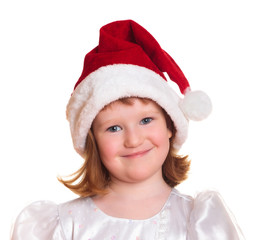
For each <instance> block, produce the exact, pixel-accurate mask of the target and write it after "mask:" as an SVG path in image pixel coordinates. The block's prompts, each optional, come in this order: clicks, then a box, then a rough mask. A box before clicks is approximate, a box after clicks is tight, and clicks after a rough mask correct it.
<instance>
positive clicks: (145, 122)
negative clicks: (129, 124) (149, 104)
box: [140, 117, 153, 124]
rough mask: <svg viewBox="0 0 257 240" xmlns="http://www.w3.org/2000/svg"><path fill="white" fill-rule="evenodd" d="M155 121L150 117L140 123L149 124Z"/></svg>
mask: <svg viewBox="0 0 257 240" xmlns="http://www.w3.org/2000/svg"><path fill="white" fill-rule="evenodd" d="M152 120H153V119H152V118H150V117H147V118H144V119H142V120H141V121H140V123H141V124H148V123H150V122H151V121H152Z"/></svg>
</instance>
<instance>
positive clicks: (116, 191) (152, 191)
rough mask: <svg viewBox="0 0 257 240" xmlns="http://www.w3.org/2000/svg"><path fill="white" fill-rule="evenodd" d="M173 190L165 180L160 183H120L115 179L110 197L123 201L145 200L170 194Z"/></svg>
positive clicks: (110, 188) (147, 181)
mask: <svg viewBox="0 0 257 240" xmlns="http://www.w3.org/2000/svg"><path fill="white" fill-rule="evenodd" d="M170 191H171V188H170V187H169V186H168V185H167V184H166V183H165V181H164V180H163V179H161V180H159V181H149V180H146V181H143V182H139V183H127V182H120V181H117V180H116V179H113V181H112V182H111V184H110V186H109V192H110V195H113V196H116V197H120V198H123V199H132V200H143V199H145V198H152V197H155V196H158V195H160V194H163V192H170Z"/></svg>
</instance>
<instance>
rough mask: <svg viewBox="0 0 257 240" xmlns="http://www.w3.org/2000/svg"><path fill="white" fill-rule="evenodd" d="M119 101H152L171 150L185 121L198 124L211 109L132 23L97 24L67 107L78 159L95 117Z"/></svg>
mask: <svg viewBox="0 0 257 240" xmlns="http://www.w3.org/2000/svg"><path fill="white" fill-rule="evenodd" d="M164 72H166V73H167V74H168V76H169V78H170V80H172V81H174V82H175V83H176V84H177V85H178V87H179V89H180V91H181V93H182V94H183V95H184V97H183V98H181V97H179V95H178V94H177V93H176V92H175V90H174V89H172V88H171V86H170V85H169V84H168V82H167V79H166V77H165V75H164ZM124 97H142V98H149V99H152V100H153V101H155V102H156V103H158V104H159V105H160V106H161V107H162V108H163V109H164V110H165V111H166V112H167V113H168V115H169V116H170V118H171V119H172V121H173V122H174V125H175V127H176V130H177V133H176V136H175V139H174V147H175V148H177V149H179V148H180V147H181V145H182V144H183V143H184V142H185V140H186V138H187V132H188V121H189V119H191V120H197V121H198V120H202V119H204V118H206V117H207V116H208V115H209V114H210V112H211V109H212V105H211V101H210V99H209V97H208V96H207V95H206V94H205V93H203V92H202V91H194V92H193V91H191V90H190V85H189V83H188V81H187V79H186V77H185V76H184V74H183V72H182V71H181V69H180V68H179V67H178V65H177V64H176V63H175V61H174V60H173V59H172V58H171V57H170V56H169V54H168V53H166V52H165V51H164V50H163V49H162V48H161V47H160V45H159V44H158V42H157V41H156V40H155V38H154V37H153V36H152V35H151V34H150V33H149V32H148V31H147V30H146V29H144V28H143V27H142V26H140V25H139V24H137V23H136V22H134V21H132V20H125V21H116V22H112V23H109V24H107V25H105V26H103V27H102V28H101V29H100V38H99V45H98V46H97V47H96V48H94V49H93V50H92V51H90V52H89V53H88V54H87V55H86V56H85V60H84V68H83V71H82V74H81V76H80V78H79V80H78V81H77V83H76V85H75V88H74V91H73V94H72V96H71V98H70V100H69V103H68V105H67V119H68V121H69V122H70V130H71V135H72V140H73V144H74V148H75V149H76V151H77V152H78V153H79V154H80V155H81V156H84V152H85V143H86V137H87V134H88V131H89V129H90V128H91V124H92V122H93V120H94V118H95V117H96V115H97V114H98V113H99V112H100V111H101V109H102V108H103V107H104V106H106V105H108V104H109V103H111V102H113V101H115V100H118V99H120V98H124Z"/></svg>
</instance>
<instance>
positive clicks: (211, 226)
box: [12, 189, 244, 240]
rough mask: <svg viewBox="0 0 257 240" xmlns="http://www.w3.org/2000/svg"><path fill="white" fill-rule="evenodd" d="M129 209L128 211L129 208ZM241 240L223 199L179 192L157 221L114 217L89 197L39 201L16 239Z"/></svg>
mask: <svg viewBox="0 0 257 240" xmlns="http://www.w3.org/2000/svg"><path fill="white" fill-rule="evenodd" d="M124 207H126V206H124ZM107 239H108V240H157V239H158V240H164V239H165V240H213V239H215V240H238V239H240V240H242V239H244V237H243V235H242V233H241V231H240V229H239V227H238V226H237V223H236V222H235V220H234V218H233V216H232V214H231V213H230V212H229V210H228V209H227V207H226V206H225V204H224V203H223V200H222V198H221V197H220V195H219V194H218V193H216V192H213V191H207V192H202V193H200V194H198V196H197V197H196V198H195V199H193V198H192V197H190V196H187V195H183V194H181V193H179V192H178V191H177V190H176V189H173V190H172V191H171V194H170V196H169V198H168V200H167V202H166V203H165V205H164V206H163V208H162V210H161V211H160V212H159V213H158V214H156V215H155V216H153V217H151V218H148V219H145V220H132V219H124V218H115V217H111V216H108V215H106V214H105V213H104V212H102V211H101V210H100V209H99V208H97V207H96V205H95V204H94V202H93V201H92V199H91V198H90V197H88V198H78V199H75V200H73V201H70V202H67V203H63V204H60V205H56V204H54V203H51V202H47V201H40V202H36V203H33V204H31V205H30V206H28V207H27V208H25V209H24V210H23V211H22V212H21V214H20V215H19V216H18V218H17V220H16V223H15V226H14V231H13V235H12V240H107Z"/></svg>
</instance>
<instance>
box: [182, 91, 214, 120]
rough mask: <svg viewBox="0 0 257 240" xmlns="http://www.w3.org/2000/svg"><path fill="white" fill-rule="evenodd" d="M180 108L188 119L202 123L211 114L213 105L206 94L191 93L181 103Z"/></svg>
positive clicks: (200, 92) (199, 92)
mask: <svg viewBox="0 0 257 240" xmlns="http://www.w3.org/2000/svg"><path fill="white" fill-rule="evenodd" d="M180 108H181V109H182V111H183V112H184V114H185V116H186V117H187V118H188V119H191V120H194V121H201V120H203V119H205V118H207V117H208V115H209V114H210V113H211V111H212V103H211V100H210V98H209V97H208V95H207V94H206V93H204V92H202V91H189V92H187V93H186V94H185V97H184V99H183V100H182V101H181V103H180Z"/></svg>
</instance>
